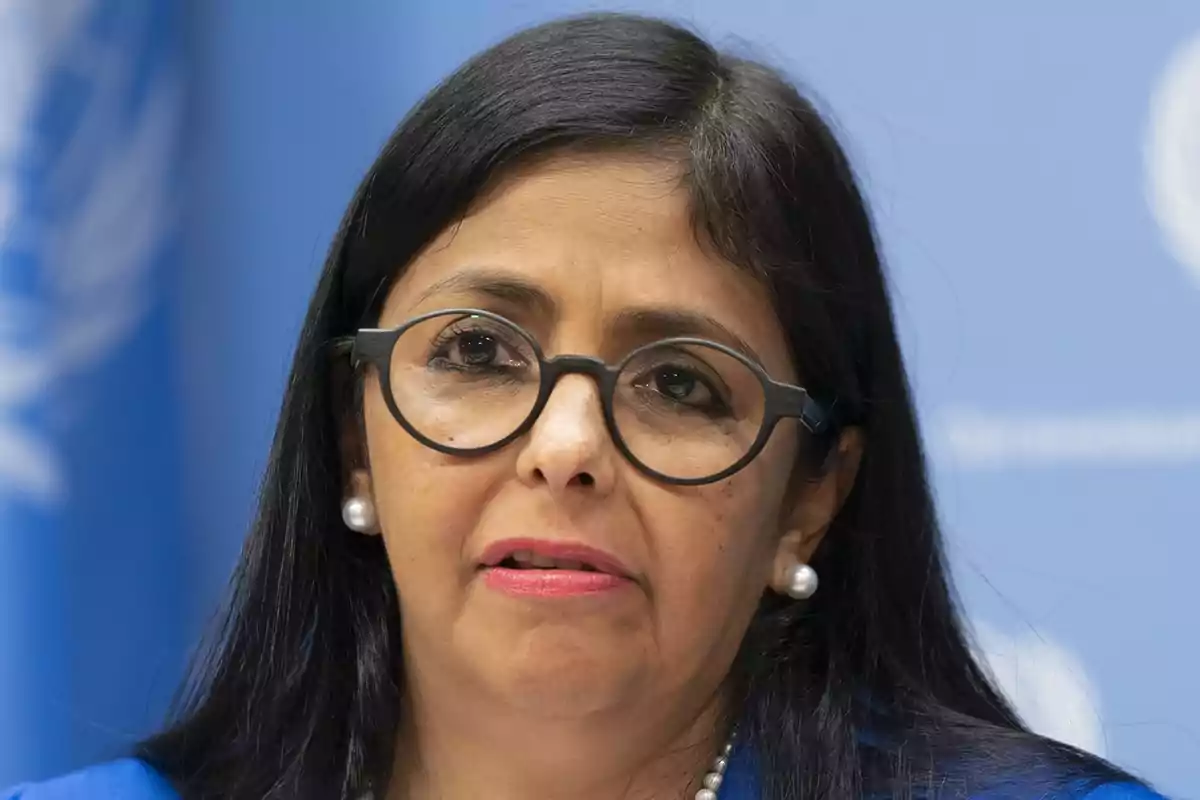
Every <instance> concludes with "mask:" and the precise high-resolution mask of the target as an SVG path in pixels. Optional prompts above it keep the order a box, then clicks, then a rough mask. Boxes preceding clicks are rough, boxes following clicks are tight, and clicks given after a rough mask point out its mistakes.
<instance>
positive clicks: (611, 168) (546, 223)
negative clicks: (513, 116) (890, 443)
mask: <svg viewBox="0 0 1200 800" xmlns="http://www.w3.org/2000/svg"><path fill="white" fill-rule="evenodd" d="M454 305H483V306H484V307H488V308H491V309H493V310H498V311H500V312H501V313H504V312H506V311H507V312H510V313H512V312H515V311H521V312H522V313H529V314H530V315H535V316H540V317H541V318H542V319H553V320H554V321H556V322H558V321H563V320H565V319H570V320H579V319H581V318H592V319H595V320H596V321H597V322H598V323H602V324H603V326H604V327H606V328H609V329H611V328H612V327H613V323H614V322H615V321H621V320H623V321H625V322H627V323H628V322H630V321H636V320H638V319H641V320H642V321H644V322H650V323H653V324H658V323H661V322H663V321H664V320H666V319H668V318H670V317H672V316H674V317H675V318H676V319H677V321H679V320H682V319H683V318H689V317H690V318H693V319H703V320H705V321H707V323H709V326H710V327H713V328H717V329H724V332H725V333H727V334H728V336H726V337H724V338H727V339H728V338H733V339H735V340H736V341H734V342H732V343H733V344H739V343H741V344H745V345H746V346H747V347H748V348H749V349H750V350H751V351H752V353H758V354H760V355H761V359H762V361H763V362H764V364H765V365H767V366H768V367H773V368H774V369H775V370H781V369H786V370H789V371H790V364H789V363H788V358H787V346H786V342H785V341H784V339H783V334H782V330H781V327H780V325H779V322H778V320H777V318H776V315H775V313H774V309H773V307H772V304H771V302H770V298H769V294H768V292H767V290H766V288H765V287H764V286H763V285H762V284H761V283H760V282H759V281H758V280H757V279H755V278H754V277H753V276H752V275H750V274H749V273H748V272H747V271H745V270H741V269H739V268H737V267H735V266H733V265H732V264H729V263H728V262H726V261H723V260H721V259H720V258H718V257H717V256H716V255H714V254H713V253H711V252H710V251H709V250H708V249H707V248H703V247H701V245H700V243H699V242H698V240H697V238H696V234H695V231H694V229H693V226H692V217H691V208H690V203H689V196H688V193H687V190H686V188H685V187H683V186H682V185H681V182H680V180H679V173H678V169H677V167H675V166H674V165H672V164H669V163H667V162H657V161H648V160H646V159H644V158H643V159H638V158H620V157H613V156H604V157H599V156H597V157H590V158H584V157H573V158H571V159H570V160H563V161H552V162H546V163H542V164H540V165H539V166H538V167H537V168H535V169H530V170H526V171H524V172H522V173H519V174H516V175H513V176H510V177H509V178H507V179H506V180H505V181H503V182H500V183H498V184H497V186H496V187H495V188H494V189H492V190H491V191H490V192H489V193H488V194H487V197H486V199H485V200H484V201H483V202H481V203H480V204H478V206H477V207H476V208H474V209H473V210H472V212H471V213H470V214H468V215H467V216H466V217H465V218H464V219H463V220H462V221H461V222H459V223H457V224H455V225H453V226H451V227H450V228H448V229H447V230H446V231H444V232H442V233H441V234H440V235H439V236H438V237H437V238H436V239H435V240H434V241H433V242H432V243H431V244H430V245H429V246H428V247H426V248H425V250H424V251H423V252H422V253H420V254H419V255H418V256H417V258H416V259H415V260H414V261H413V262H412V263H411V265H410V266H409V268H408V269H407V270H406V271H405V273H404V274H403V275H402V276H401V277H400V279H399V280H398V281H397V282H396V285H395V286H394V287H393V289H392V291H391V293H390V294H389V297H388V300H387V302H386V304H385V306H384V311H383V315H382V317H381V320H380V324H381V325H384V326H388V325H395V324H399V323H400V322H403V321H404V320H405V319H406V318H408V317H410V316H412V315H414V314H416V313H421V312H424V311H430V310H434V309H437V308H444V307H450V306H454ZM664 327H669V326H664ZM666 332H669V331H666ZM678 335H684V334H682V333H680V334H678Z"/></svg>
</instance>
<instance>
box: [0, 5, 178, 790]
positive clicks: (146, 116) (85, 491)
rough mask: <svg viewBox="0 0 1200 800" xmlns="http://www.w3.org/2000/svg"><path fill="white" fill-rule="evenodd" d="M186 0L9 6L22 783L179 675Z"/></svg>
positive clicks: (13, 467)
mask: <svg viewBox="0 0 1200 800" xmlns="http://www.w3.org/2000/svg"><path fill="white" fill-rule="evenodd" d="M175 13H176V9H175V4H173V3H169V2H154V1H153V0H143V1H142V2H117V0H107V1H103V0H96V1H94V2H87V0H69V1H63V2H46V1H45V0H15V2H7V3H0V785H4V784H6V783H11V782H13V781H15V780H17V779H25V778H30V777H38V776H40V775H43V774H49V773H51V772H57V771H60V770H62V769H64V768H67V767H71V766H74V765H76V764H78V763H81V762H83V761H88V760H91V759H94V758H98V757H104V756H106V755H108V754H110V753H115V752H119V751H120V750H121V749H122V748H123V747H125V746H127V745H128V743H129V742H130V741H132V740H133V739H134V738H135V737H136V736H138V735H140V734H142V733H144V732H145V731H146V728H147V727H148V726H149V725H151V724H153V721H154V719H155V717H156V716H157V715H158V714H159V713H160V712H161V710H162V708H161V706H162V702H161V699H159V698H165V697H166V696H167V695H168V694H169V693H170V690H171V688H172V684H173V683H174V682H175V680H176V679H177V677H178V674H177V673H178V661H179V649H180V648H179V643H178V642H169V641H164V640H163V638H162V637H163V633H162V631H164V630H166V631H169V630H172V629H176V628H177V627H178V625H177V624H173V623H177V622H178V620H177V619H175V618H174V617H176V616H177V615H178V610H179V608H180V607H181V600H180V591H181V588H180V580H179V578H180V575H181V573H180V570H179V563H180V555H179V554H180V552H181V545H180V540H181V539H182V529H181V522H182V520H181V516H182V515H181V512H180V510H179V505H180V504H179V499H178V498H179V496H180V491H179V487H178V482H179V477H178V475H179V472H180V470H179V469H178V467H179V465H178V452H179V450H178V444H177V439H178V434H177V430H178V425H177V424H176V413H177V412H176V410H175V409H176V405H177V403H176V399H175V398H174V397H173V394H174V391H175V390H174V379H173V377H172V375H173V374H174V362H173V348H172V342H171V325H170V324H169V320H170V318H171V313H170V305H169V301H170V294H169V292H168V291H167V289H168V288H169V286H170V280H171V279H172V276H173V275H174V273H175V271H174V270H173V269H172V267H173V265H174V263H175V261H176V260H177V252H176V249H175V248H176V240H177V236H176V226H177V218H178V211H179V203H178V180H177V175H176V172H177V161H178V157H177V152H178V144H179V138H180V122H181V117H182V110H183V84H182V80H181V72H180V69H179V66H180V65H179V63H178V54H177V51H178V38H179V37H178V35H177V30H176V25H177V19H176V17H175Z"/></svg>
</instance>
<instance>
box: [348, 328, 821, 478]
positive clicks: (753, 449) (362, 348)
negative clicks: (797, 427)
mask: <svg viewBox="0 0 1200 800" xmlns="http://www.w3.org/2000/svg"><path fill="white" fill-rule="evenodd" d="M456 315H457V316H459V317H483V318H485V319H489V320H492V321H493V322H496V323H499V324H502V325H505V326H507V327H509V328H511V329H512V330H513V331H515V332H516V333H517V334H519V335H520V336H521V338H522V339H524V340H525V342H526V343H527V344H528V345H529V346H530V348H531V350H532V351H533V353H534V355H536V356H537V361H538V369H539V377H540V382H541V385H540V386H539V387H538V396H537V399H536V400H535V401H534V403H533V406H532V407H531V408H530V410H529V414H528V415H527V416H526V417H525V419H524V421H522V422H521V423H520V424H519V425H517V427H516V428H515V429H513V431H512V433H510V434H508V435H507V436H505V437H503V438H501V439H499V440H498V441H496V442H493V443H492V444H488V445H484V446H482V447H468V448H463V447H452V446H449V445H445V444H442V443H440V442H438V441H436V440H434V439H430V438H429V437H428V436H426V435H425V434H423V433H421V431H420V430H418V429H417V428H416V427H415V426H413V424H412V423H411V422H409V420H408V419H407V418H406V417H405V416H404V414H403V413H402V412H401V411H400V408H399V407H398V406H397V405H396V396H395V393H394V392H393V391H392V377H391V375H392V370H391V360H392V350H393V349H394V347H395V345H396V342H397V341H398V340H399V339H400V337H401V336H403V335H404V333H405V332H406V331H408V330H409V329H410V328H412V327H413V326H415V325H419V324H420V323H422V322H426V321H428V320H430V319H433V318H435V317H450V316H456ZM334 344H335V347H336V348H337V350H338V351H339V352H343V353H344V352H346V351H347V350H348V351H349V354H350V362H351V364H352V365H353V366H354V367H355V368H358V367H360V366H362V365H363V364H370V365H372V366H374V367H375V369H376V370H378V372H379V388H380V390H381V391H382V393H383V399H384V402H385V403H386V404H387V407H388V410H389V411H391V413H392V416H393V417H395V419H396V421H397V422H398V423H400V425H401V427H403V428H404V430H405V431H406V432H407V433H408V434H409V435H410V436H412V437H413V438H414V439H416V440H417V441H418V442H420V443H421V444H423V445H425V446H426V447H428V448H430V449H431V450H436V451H438V452H440V453H446V454H447V455H456V456H468V457H469V456H482V455H487V454H488V453H494V452H496V451H497V450H501V449H503V448H505V447H507V446H508V445H510V444H512V443H513V442H514V441H516V440H517V439H519V438H520V437H522V436H524V435H525V434H526V433H528V432H529V429H530V428H532V427H533V425H534V423H535V422H537V419H538V417H539V416H540V415H541V413H542V410H543V409H544V408H545V407H546V403H548V402H549V400H550V395H551V394H552V393H553V391H554V387H555V386H556V385H557V384H558V379H559V378H561V377H562V376H564V375H572V374H579V375H587V376H589V377H591V378H592V379H593V380H595V381H596V384H597V386H598V387H599V389H600V405H601V409H602V411H603V413H604V424H605V426H606V427H607V428H608V435H609V438H611V439H612V442H613V444H614V445H616V448H617V450H619V451H620V453H621V455H622V456H624V457H625V459H626V460H627V461H628V462H629V463H630V464H632V465H633V466H634V467H636V468H637V469H638V470H639V471H640V472H642V473H643V474H645V475H648V476H650V477H651V478H654V479H655V480H659V481H662V482H663V483H668V484H672V485H676V486H700V485H703V484H706V483H715V482H717V481H720V480H724V479H725V478H728V477H729V476H730V475H733V474H735V473H737V472H739V471H741V470H742V469H744V468H745V467H746V465H748V464H749V463H750V462H751V461H753V460H754V459H755V458H756V457H757V456H758V454H759V453H761V452H762V449H763V448H764V447H765V446H766V444H767V441H768V440H769V439H770V438H771V433H772V432H773V431H774V430H775V426H776V425H777V424H779V421H780V420H782V419H796V420H799V421H800V424H802V425H803V426H804V427H805V428H806V429H807V430H808V431H809V432H810V433H812V434H814V435H821V434H824V433H826V432H827V431H828V429H829V427H830V425H831V424H832V423H831V419H830V417H831V415H830V413H829V412H828V411H827V410H826V409H825V408H824V407H822V405H821V404H820V403H818V402H817V401H816V400H815V399H814V398H813V397H812V396H811V395H810V394H809V393H808V391H807V390H806V389H804V388H803V387H801V386H795V385H792V384H789V383H782V382H780V381H776V380H773V379H772V378H771V376H770V375H768V374H767V372H766V370H764V369H763V368H762V367H761V366H760V365H759V364H757V363H756V362H755V361H753V360H752V359H750V358H749V357H748V356H746V355H745V354H744V353H741V352H738V351H737V350H735V349H733V348H731V347H728V346H726V345H723V344H721V343H720V342H714V341H711V340H709V339H701V338H694V337H687V336H677V337H670V338H667V339H659V340H656V341H654V342H650V343H648V344H645V345H641V346H640V347H638V348H636V349H634V350H633V351H632V352H630V353H629V354H627V355H626V356H625V357H624V358H622V359H621V360H620V361H619V362H618V363H617V364H616V365H615V366H612V365H609V364H608V363H606V362H605V361H603V360H601V359H599V358H595V357H593V356H584V355H558V356H554V357H553V358H547V357H546V355H545V353H543V352H542V348H541V345H539V344H538V341H537V339H535V338H534V337H533V336H532V334H530V333H529V332H528V331H526V330H525V329H524V328H522V327H521V326H520V325H518V324H517V323H515V322H513V321H512V320H510V319H508V318H507V317H504V316H502V315H500V314H496V313H494V312H491V311H484V310H483V309H479V308H444V309H440V310H438V311H431V312H428V313H426V314H421V315H420V316H417V317H413V318H412V319H409V320H407V321H405V322H404V323H402V324H400V325H398V326H396V327H394V328H360V329H359V331H358V332H357V333H356V334H355V335H354V336H348V337H343V338H341V339H338V340H337V341H336V342H335V343H334ZM669 345H695V346H702V347H709V348H712V349H714V350H717V351H718V352H720V353H722V354H724V355H726V356H729V357H730V358H733V359H736V360H737V361H739V362H740V363H742V364H743V365H745V367H746V368H747V369H749V370H750V371H751V372H752V373H753V374H754V375H755V376H756V377H757V378H758V380H759V383H760V384H761V385H762V390H763V417H762V421H761V422H760V424H759V430H758V436H757V437H755V439H754V442H753V443H752V444H751V445H750V447H749V449H748V450H747V451H746V453H745V455H743V456H742V457H741V458H739V459H738V460H737V461H735V462H734V463H733V464H731V465H729V466H728V467H726V468H724V469H722V470H720V471H719V472H716V473H714V474H712V475H708V476H705V477H702V478H679V477H675V476H673V475H667V474H665V473H662V472H659V471H658V470H656V469H654V468H652V467H650V466H647V465H646V464H645V463H644V462H643V461H641V460H640V459H639V458H638V457H637V456H635V455H634V454H633V451H631V450H630V449H629V446H628V444H626V442H625V440H624V438H623V437H622V436H621V429H620V426H619V425H618V424H617V421H616V416H615V412H614V410H613V398H614V396H615V394H616V391H617V378H618V376H619V375H620V374H621V371H622V370H623V369H624V368H625V366H626V365H627V364H629V362H630V361H632V360H633V359H634V358H636V357H637V356H638V355H640V354H642V353H644V352H646V351H648V350H651V349H653V348H658V347H663V346H669Z"/></svg>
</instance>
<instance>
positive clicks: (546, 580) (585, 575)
mask: <svg viewBox="0 0 1200 800" xmlns="http://www.w3.org/2000/svg"><path fill="white" fill-rule="evenodd" d="M483 582H484V585H486V586H487V587H488V588H489V589H495V590H496V591H498V592H502V593H503V594H508V595H515V596H518V597H539V598H547V599H548V598H556V597H578V596H581V595H590V594H599V593H601V592H611V591H613V590H615V589H620V588H622V587H623V586H626V585H628V584H630V581H629V579H628V578H622V577H620V576H619V575H612V574H610V573H607V572H583V571H582V570H573V569H536V568H535V569H512V568H509V567H485V568H484V570H483Z"/></svg>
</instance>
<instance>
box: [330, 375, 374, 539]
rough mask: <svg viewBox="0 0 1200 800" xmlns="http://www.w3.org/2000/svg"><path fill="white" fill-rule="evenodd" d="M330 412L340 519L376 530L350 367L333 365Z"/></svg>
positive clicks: (361, 530)
mask: <svg viewBox="0 0 1200 800" xmlns="http://www.w3.org/2000/svg"><path fill="white" fill-rule="evenodd" d="M333 379H334V386H335V391H334V396H335V397H336V402H335V404H334V413H335V414H336V415H337V418H338V455H339V456H340V459H341V470H340V472H341V479H342V498H341V499H342V520H343V522H345V523H346V526H347V527H349V528H350V529H351V530H354V531H357V532H359V533H366V534H377V533H379V525H378V521H377V518H376V513H375V492H374V487H373V486H372V482H371V468H370V459H369V458H368V455H367V438H366V437H367V434H366V429H365V426H364V425H363V417H362V411H361V408H360V406H359V404H358V391H357V387H356V384H355V381H354V374H353V372H352V370H350V369H349V367H348V366H346V365H339V367H336V368H335V369H334V374H333Z"/></svg>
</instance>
